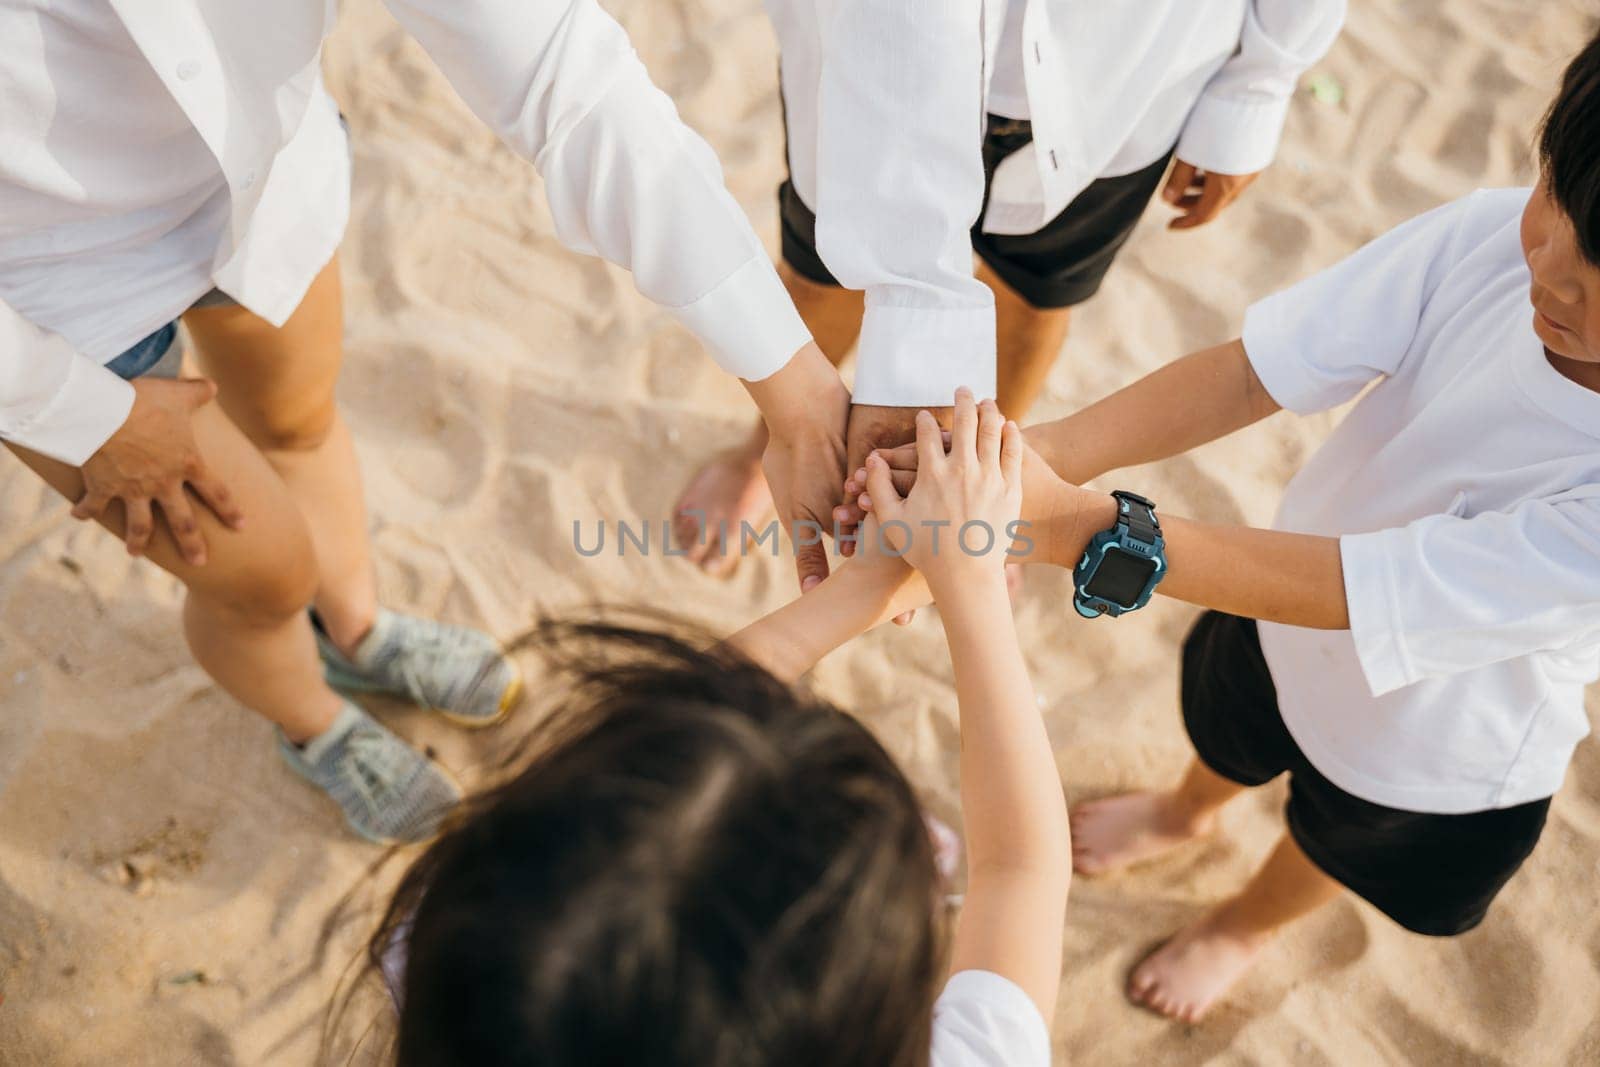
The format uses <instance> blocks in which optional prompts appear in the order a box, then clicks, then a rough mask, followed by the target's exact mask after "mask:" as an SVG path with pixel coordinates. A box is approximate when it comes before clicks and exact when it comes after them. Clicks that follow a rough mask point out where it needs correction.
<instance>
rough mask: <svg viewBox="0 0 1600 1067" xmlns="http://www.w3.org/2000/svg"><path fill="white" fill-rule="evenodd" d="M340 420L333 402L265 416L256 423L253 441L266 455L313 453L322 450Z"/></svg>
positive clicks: (309, 405) (252, 436)
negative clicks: (318, 449)
mask: <svg viewBox="0 0 1600 1067" xmlns="http://www.w3.org/2000/svg"><path fill="white" fill-rule="evenodd" d="M337 417H338V409H337V408H336V407H335V406H334V404H333V401H332V400H329V401H327V402H325V403H314V404H305V405H297V406H295V407H294V408H292V409H290V410H284V411H274V412H265V413H262V414H261V415H260V416H259V417H258V418H257V419H256V420H255V423H256V425H255V427H254V432H253V433H252V434H251V438H252V439H253V441H254V443H255V445H256V447H257V448H259V449H261V450H262V451H264V452H310V451H313V450H315V449H317V448H320V447H322V444H323V442H324V441H326V440H327V439H328V435H329V434H331V433H332V432H333V426H334V422H335V420H336V419H337Z"/></svg>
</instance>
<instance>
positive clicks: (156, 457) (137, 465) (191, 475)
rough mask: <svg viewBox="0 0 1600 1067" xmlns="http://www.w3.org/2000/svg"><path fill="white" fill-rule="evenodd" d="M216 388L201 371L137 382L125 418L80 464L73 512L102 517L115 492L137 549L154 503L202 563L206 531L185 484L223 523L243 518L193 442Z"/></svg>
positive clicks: (186, 551)
mask: <svg viewBox="0 0 1600 1067" xmlns="http://www.w3.org/2000/svg"><path fill="white" fill-rule="evenodd" d="M216 395H217V387H216V384H215V383H213V382H210V381H206V380H204V379H200V378H188V379H183V380H180V381H167V380H163V379H160V378H143V379H140V380H138V381H136V382H134V383H133V409H132V410H131V411H129V412H128V418H127V420H126V421H125V422H124V423H123V424H122V425H121V426H120V427H119V428H118V429H117V432H116V433H114V434H112V435H111V438H110V439H109V440H108V441H106V443H105V444H103V445H101V446H100V448H99V449H98V450H97V451H96V452H95V453H94V455H92V456H90V457H89V458H88V460H87V461H86V462H85V463H84V465H83V487H84V491H83V496H82V497H80V498H79V500H78V502H77V504H75V505H73V508H72V516H73V518H76V519H95V518H99V517H100V516H101V515H102V514H104V512H105V510H106V508H107V506H109V505H110V503H111V502H112V501H113V500H121V501H122V506H123V509H124V512H125V514H126V516H127V523H126V529H125V531H124V533H123V537H124V540H125V541H126V542H127V546H128V554H129V555H131V556H138V555H143V554H144V551H145V549H146V547H148V546H149V544H150V538H151V536H152V535H153V534H154V533H155V518H154V515H153V512H152V505H154V506H156V507H159V508H160V509H161V515H162V518H164V519H165V520H166V523H167V526H168V528H169V529H171V531H172V537H173V540H175V541H176V542H177V543H178V550H179V551H180V552H181V553H182V554H183V558H184V560H186V561H187V562H188V563H190V564H192V565H194V566H196V567H198V566H200V565H202V564H204V563H205V561H206V542H205V538H204V537H202V536H201V534H200V525H199V523H198V522H196V521H195V516H194V507H193V505H192V504H191V502H190V499H189V494H188V493H187V492H186V491H185V489H186V488H187V489H188V490H192V491H193V493H194V496H195V498H196V499H198V500H199V502H200V503H201V504H203V505H205V506H206V507H207V508H209V509H210V510H211V511H212V512H213V513H214V514H215V515H216V516H217V518H219V519H221V520H222V522H223V524H224V525H226V526H228V527H231V528H233V529H238V528H239V526H240V524H241V523H242V522H243V519H244V516H243V515H242V514H240V512H239V508H238V505H236V504H235V503H234V502H233V498H232V497H231V496H230V495H229V493H228V488H227V486H225V485H223V484H222V482H220V481H219V480H218V479H217V478H216V477H214V476H213V475H212V474H211V472H210V470H209V469H207V467H206V463H205V460H204V458H202V457H201V455H200V449H199V447H198V446H197V445H196V444H195V439H194V426H193V421H192V420H193V416H194V413H195V411H197V410H198V409H200V408H202V407H204V406H205V405H206V404H209V403H210V402H211V400H212V398H213V397H215V396H216Z"/></svg>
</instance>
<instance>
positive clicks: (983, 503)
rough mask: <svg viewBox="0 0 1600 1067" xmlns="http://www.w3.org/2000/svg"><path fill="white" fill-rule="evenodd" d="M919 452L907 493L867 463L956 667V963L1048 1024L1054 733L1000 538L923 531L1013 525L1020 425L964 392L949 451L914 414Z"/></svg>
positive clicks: (1056, 977)
mask: <svg viewBox="0 0 1600 1067" xmlns="http://www.w3.org/2000/svg"><path fill="white" fill-rule="evenodd" d="M917 448H918V450H919V451H920V453H921V455H922V468H921V477H920V479H919V480H918V482H917V484H916V487H915V488H914V489H912V491H911V494H910V495H909V496H908V497H907V498H905V499H904V500H902V499H901V498H900V496H899V494H898V493H896V492H895V490H894V487H893V485H892V484H891V481H890V476H889V471H888V467H887V465H886V464H885V463H884V461H883V460H882V459H881V458H873V459H872V460H870V461H869V462H870V468H869V471H868V478H869V479H870V482H871V490H872V492H873V493H874V494H875V497H876V500H877V505H876V514H877V517H878V518H879V519H881V520H882V521H883V523H884V527H883V528H884V529H885V530H886V531H888V530H891V529H894V530H895V531H896V533H897V534H901V533H902V532H903V540H904V541H905V544H904V548H905V551H906V558H907V559H908V560H909V561H910V562H911V563H912V564H914V565H915V566H916V567H917V569H918V571H919V572H921V573H922V574H923V575H924V576H925V577H926V578H927V579H928V585H929V587H930V588H931V589H932V591H933V595H934V599H935V601H936V602H937V603H938V605H939V614H940V616H941V617H942V618H943V620H944V627H945V637H946V639H947V640H948V642H949V645H950V660H951V664H952V665H953V667H954V669H955V678H956V696H957V699H958V700H959V702H960V707H961V808H962V820H963V822H964V823H965V826H966V837H967V856H968V864H967V875H968V876H967V894H966V904H965V906H964V907H963V909H962V912H961V920H960V922H959V924H958V925H957V927H956V934H955V945H954V948H953V951H952V955H951V969H952V971H963V970H985V971H992V972H994V973H996V974H999V975H1001V976H1003V977H1005V978H1008V979H1010V980H1011V981H1012V982H1015V983H1016V984H1017V985H1018V986H1019V987H1021V989H1022V990H1023V992H1025V993H1027V994H1028V996H1029V997H1030V998H1031V999H1032V1000H1033V1002H1034V1003H1035V1004H1036V1005H1038V1007H1039V1011H1040V1013H1041V1014H1043V1016H1044V1017H1045V1019H1049V1018H1050V1017H1051V1015H1052V1014H1053V1013H1054V1010H1055V1001H1056V992H1057V989H1058V986H1059V984H1060V980H1061V931H1062V926H1063V924H1064V922H1065V912H1066V903H1067V889H1068V886H1069V885H1070V882H1071V877H1072V863H1071V847H1072V846H1071V840H1070V838H1069V834H1070V830H1069V828H1068V825H1067V808H1066V802H1065V800H1064V798H1063V797H1062V793H1061V782H1060V780H1059V779H1058V778H1057V771H1056V765H1055V758H1054V755H1053V753H1052V750H1051V746H1050V738H1049V736H1048V735H1047V734H1046V733H1045V729H1044V723H1043V721H1042V720H1041V719H1040V717H1039V708H1038V704H1037V701H1036V699H1035V696H1034V691H1033V683H1032V682H1031V681H1030V680H1029V678H1028V671H1027V667H1026V665H1025V664H1024V662H1023V659H1022V651H1021V649H1020V648H1019V647H1018V644H1017V632H1016V626H1015V623H1014V622H1013V621H1012V614H1011V599H1010V597H1009V596H1008V595H1007V593H1006V584H1005V571H1004V563H1005V555H1004V552H1005V543H1004V542H1005V539H1004V538H1003V537H1000V538H996V539H994V540H995V543H994V545H993V547H992V551H990V552H986V553H983V554H981V555H972V554H970V553H969V551H967V550H965V548H964V547H958V546H957V545H953V544H950V543H949V540H950V539H949V538H946V539H945V543H944V544H943V550H942V551H941V549H940V545H939V543H938V542H936V541H934V539H933V538H932V537H930V536H928V534H927V531H928V529H929V528H930V527H929V524H930V523H948V525H949V527H950V529H951V530H962V529H964V528H965V527H966V526H967V525H968V524H969V523H974V522H976V523H982V524H986V525H987V526H988V527H989V529H990V530H991V531H1001V530H1005V529H1006V528H1007V527H1008V525H1009V524H1010V522H1011V521H1013V520H1014V519H1015V518H1016V517H1017V515H1018V510H1019V508H1020V506H1021V501H1022V493H1023V474H1022V463H1023V454H1024V452H1025V446H1024V445H1023V443H1022V433H1021V431H1020V430H1018V429H1017V426H1016V424H1015V423H1006V422H1004V420H1003V419H1002V418H1001V416H1000V412H999V410H998V409H997V408H996V407H995V406H994V402H993V401H985V402H984V403H983V406H982V408H981V412H980V410H979V409H977V408H976V406H975V405H974V404H973V400H972V394H971V393H969V392H965V391H963V392H961V393H958V394H957V396H956V406H955V414H954V421H953V425H952V427H951V432H950V451H949V454H948V455H946V454H945V450H944V448H943V447H942V446H941V444H940V434H939V427H938V424H937V423H936V422H935V421H934V418H933V416H932V415H931V414H929V413H928V412H926V411H924V412H921V413H920V414H919V415H918V417H917ZM962 544H963V546H966V545H968V544H969V542H963V543H962ZM897 547H901V546H897Z"/></svg>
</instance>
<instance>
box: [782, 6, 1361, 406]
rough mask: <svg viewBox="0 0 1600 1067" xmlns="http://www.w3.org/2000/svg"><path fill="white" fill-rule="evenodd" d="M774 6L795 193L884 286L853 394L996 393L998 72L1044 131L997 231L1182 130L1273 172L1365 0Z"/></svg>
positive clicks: (1199, 142) (1017, 163)
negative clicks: (986, 267) (1296, 117)
mask: <svg viewBox="0 0 1600 1067" xmlns="http://www.w3.org/2000/svg"><path fill="white" fill-rule="evenodd" d="M766 5H767V9H768V11H769V13H770V14H771V16H772V20H773V25H774V27H775V28H776V30H777V36H778V47H779V51H780V52H781V54H782V59H783V72H782V77H783V95H784V105H785V112H786V117H787V125H788V136H789V169H790V175H791V177H792V180H793V182H794V187H795V191H796V192H797V193H798V194H799V196H800V199H801V200H802V201H804V202H805V203H806V205H807V206H809V207H811V208H812V209H813V210H814V211H815V212H816V215H817V251H818V253H819V255H820V256H821V257H822V260H823V262H824V263H826V264H827V266H828V269H829V270H830V271H831V272H832V273H833V275H834V276H835V277H836V278H837V279H838V280H839V281H840V282H841V283H842V284H844V285H845V286H847V287H849V288H852V289H862V290H864V291H865V293H866V317H865V320H864V321H863V324H862V330H861V339H860V342H859V344H858V357H857V359H858V365H857V370H856V382H855V399H856V400H857V401H858V402H860V403H868V404H886V405H891V406H920V405H933V404H948V403H949V402H950V397H951V395H952V394H953V393H954V392H955V389H956V387H957V386H960V385H967V386H969V387H971V388H972V389H973V390H974V391H975V392H977V393H979V394H980V395H993V392H994V346H995V340H994V300H993V295H992V294H991V293H990V291H989V289H988V287H987V286H985V285H984V284H983V283H982V282H979V281H978V280H977V279H976V278H975V277H974V276H973V273H972V242H971V236H970V231H971V228H972V225H973V223H974V222H975V221H976V220H977V217H978V212H979V209H980V207H981V205H982V203H983V187H984V177H983V160H982V143H983V129H984V111H985V100H984V96H985V92H986V91H994V89H995V87H996V86H997V85H998V88H999V92H1000V95H1001V98H1002V105H1003V107H1004V108H1005V109H1006V111H1007V112H1008V113H1009V112H1016V111H1021V112H1023V113H1024V114H1025V115H1026V116H1027V117H1029V118H1030V119H1031V121H1032V124H1033V135H1034V140H1033V144H1031V145H1029V146H1028V147H1026V148H1024V149H1022V150H1020V151H1018V152H1016V153H1014V154H1013V155H1012V156H1010V157H1009V158H1008V159H1006V160H1005V161H1004V162H1002V163H1001V165H1000V167H999V169H998V171H997V172H996V174H995V178H994V182H993V187H992V189H991V191H990V199H989V207H988V210H987V212H986V213H985V215H984V220H983V227H984V230H985V231H987V232H990V233H999V234H1021V233H1033V232H1035V231H1036V230H1038V229H1040V228H1041V227H1043V226H1044V225H1045V224H1046V223H1047V222H1049V221H1050V220H1051V219H1053V218H1054V217H1055V216H1056V215H1058V214H1060V212H1061V211H1062V210H1063V209H1064V208H1065V207H1066V206H1067V204H1068V203H1069V202H1070V201H1071V200H1072V199H1073V198H1074V197H1076V196H1077V195H1078V194H1079V193H1080V192H1082V191H1083V190H1084V189H1085V188H1086V187H1087V186H1088V185H1089V183H1090V182H1092V181H1094V180H1095V179H1096V178H1098V177H1103V176H1112V175H1117V174H1127V173H1131V172H1133V171H1136V170H1139V169H1140V168H1142V167H1145V166H1147V165H1149V164H1150V163H1153V162H1154V161H1155V160H1157V159H1159V158H1161V156H1162V155H1163V154H1164V153H1165V152H1167V151H1168V150H1169V149H1171V148H1172V147H1173V145H1174V144H1176V145H1177V146H1178V155H1179V156H1180V157H1181V158H1183V159H1184V160H1186V161H1187V162H1190V163H1193V164H1195V165H1196V166H1198V167H1201V168H1204V169H1206V170H1213V171H1218V172H1221V173H1227V174H1241V173H1249V172H1254V171H1258V170H1261V169H1262V168H1263V167H1265V166H1266V165H1267V164H1268V163H1269V162H1271V160H1272V157H1273V154H1274V153H1275V152H1276V150H1277V145H1278V140H1279V137H1280V136H1281V133H1282V128H1283V121H1284V117H1285V115H1286V114H1287V111H1288V107H1289V101H1290V98H1291V96H1292V95H1293V93H1294V87H1295V83H1296V80H1297V79H1298V78H1299V76H1300V74H1301V73H1302V72H1303V71H1304V70H1305V69H1306V68H1307V67H1309V66H1310V65H1311V64H1312V63H1314V62H1315V61H1316V60H1317V59H1318V58H1319V57H1320V56H1321V55H1322V54H1323V53H1324V52H1326V51H1327V49H1328V48H1329V47H1330V46H1331V45H1332V43H1333V40H1334V38H1335V37H1336V36H1337V34H1338V31H1339V28H1340V26H1341V25H1342V24H1343V21H1344V13H1345V0H1009V7H1008V0H919V2H918V3H916V4H906V3H904V2H903V0H848V2H845V0H831V2H829V0H766ZM1008 15H1009V16H1010V18H1011V23H1010V25H1009V26H1008V25H1007V23H1006V20H1007V17H1008ZM1023 105H1025V106H1023ZM1013 117H1020V116H1013Z"/></svg>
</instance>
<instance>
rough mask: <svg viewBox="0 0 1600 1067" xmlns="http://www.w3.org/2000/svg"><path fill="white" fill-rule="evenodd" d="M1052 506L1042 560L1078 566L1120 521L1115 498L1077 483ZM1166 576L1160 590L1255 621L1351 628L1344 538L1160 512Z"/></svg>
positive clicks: (1045, 522) (1066, 565) (1045, 532)
mask: <svg viewBox="0 0 1600 1067" xmlns="http://www.w3.org/2000/svg"><path fill="white" fill-rule="evenodd" d="M1059 492H1060V495H1061V496H1062V497H1064V499H1063V500H1061V501H1058V502H1057V503H1055V505H1054V506H1053V517H1052V518H1051V519H1050V520H1048V521H1044V522H1041V526H1042V527H1043V528H1044V532H1043V534H1042V537H1043V545H1044V548H1043V552H1042V557H1043V559H1044V560H1045V561H1047V562H1051V563H1055V564H1057V565H1058V566H1062V567H1067V568H1069V569H1070V568H1073V567H1076V566H1077V564H1078V561H1079V560H1080V559H1082V557H1083V552H1084V550H1085V548H1087V546H1088V544H1089V541H1090V539H1091V538H1093V537H1094V535H1095V534H1097V533H1099V532H1100V531H1102V530H1108V529H1110V528H1111V526H1112V524H1113V523H1115V522H1116V516H1117V504H1116V501H1115V499H1114V498H1112V497H1110V496H1107V495H1103V494H1099V493H1092V492H1089V491H1088V490H1083V489H1078V488H1076V487H1073V486H1064V487H1062V489H1061V490H1060V491H1059ZM1161 530H1162V534H1163V537H1164V538H1165V541H1166V556H1167V574H1166V577H1165V578H1164V579H1163V580H1162V582H1161V584H1160V585H1159V586H1157V587H1156V591H1157V592H1159V593H1161V594H1162V595H1164V596H1170V597H1172V598H1174V599H1176V600H1182V601H1186V602H1187V603H1190V604H1196V605H1198V606H1200V607H1204V608H1210V609H1212V610H1213V611H1222V612H1227V613H1228V614H1230V615H1241V616H1244V617H1246V618H1251V619H1262V620H1265V621H1268V622H1279V623H1284V624H1286V625H1289V626H1304V627H1307V628H1310V629H1317V630H1344V629H1348V628H1349V626H1350V615H1349V609H1348V607H1347V604H1346V598H1345V585H1344V566H1343V563H1342V561H1341V558H1340V554H1339V539H1338V538H1336V537H1317V536H1314V535H1311V534H1298V533H1286V532H1283V531H1280V530H1260V529H1254V528H1252V527H1248V526H1217V525H1212V524H1210V523H1204V522H1196V521H1195V520H1193V519H1186V518H1182V517H1181V516H1176V515H1168V514H1165V513H1162V514H1161Z"/></svg>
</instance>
